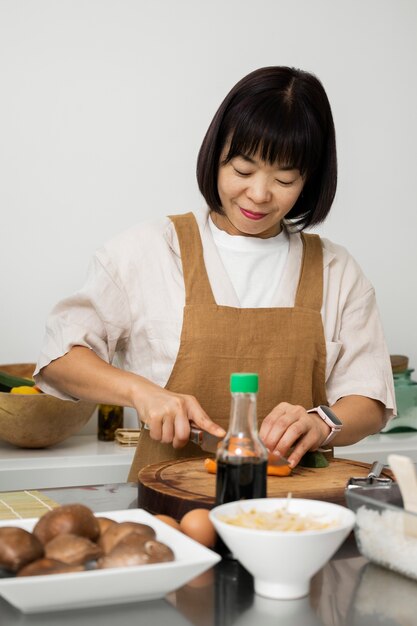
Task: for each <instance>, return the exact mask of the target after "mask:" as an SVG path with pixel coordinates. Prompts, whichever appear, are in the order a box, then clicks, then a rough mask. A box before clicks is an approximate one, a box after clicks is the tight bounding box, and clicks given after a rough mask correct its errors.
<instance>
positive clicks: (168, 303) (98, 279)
mask: <svg viewBox="0 0 417 626" xmlns="http://www.w3.org/2000/svg"><path fill="white" fill-rule="evenodd" d="M195 216H196V219H197V223H198V226H199V229H200V233H201V239H202V243H203V249H204V261H205V264H206V267H207V273H208V276H209V280H210V283H211V286H212V290H213V294H214V297H215V300H216V302H217V304H219V305H222V306H231V307H239V306H240V304H239V300H238V298H237V295H236V293H235V291H234V289H233V286H232V284H231V282H230V279H229V277H228V275H227V273H226V271H225V269H224V266H223V264H222V261H221V259H220V256H219V253H218V251H217V248H216V245H215V243H214V240H213V237H212V234H211V230H210V227H209V224H208V211H207V209H204V210H200V211H197V212H195ZM289 240H290V243H289V251H288V256H287V261H286V264H285V267H284V271H283V275H282V279H281V282H280V284H279V288H278V289H277V292H276V293H275V296H274V298H273V302H272V303H271V306H276V307H293V306H294V300H295V293H296V289H297V284H298V278H299V273H300V266H301V259H302V249H303V246H302V241H301V238H300V235H299V234H291V235H290V237H289ZM322 242H323V262H324V290H323V307H322V319H323V326H324V333H325V338H326V348H327V364H326V390H327V397H328V400H329V403H330V405H332V404H334V403H335V402H336V401H337V400H338V399H339V398H341V397H343V396H346V395H352V394H356V395H363V396H367V397H369V398H374V399H376V400H380V401H381V402H382V403H383V404H384V405H385V407H386V409H387V410H386V419H387V420H388V419H389V418H390V417H391V416H392V415H393V412H394V411H395V395H394V388H393V379H392V373H391V366H390V360H389V354H388V350H387V347H386V343H385V339H384V335H383V331H382V326H381V322H380V318H379V314H378V310H377V305H376V300H375V293H374V289H373V287H372V285H371V284H370V283H369V281H368V280H367V278H366V277H365V276H364V274H363V273H362V271H361V269H360V268H359V266H358V265H357V263H356V262H355V260H354V259H353V258H352V257H351V256H350V254H349V253H348V252H347V251H346V250H345V248H343V247H342V246H338V245H336V244H334V243H332V242H331V241H329V240H327V239H322ZM184 303H185V292H184V281H183V275H182V265H181V258H180V253H179V245H178V239H177V236H176V232H175V228H174V226H173V224H172V222H171V221H170V220H169V218H162V219H159V220H153V221H147V222H143V223H141V224H139V225H138V226H136V227H133V228H131V229H129V230H127V231H125V232H123V233H121V234H120V235H118V236H117V237H115V238H114V239H112V240H111V241H110V242H108V243H107V244H105V245H104V246H103V247H102V248H100V249H99V250H98V251H97V252H96V254H95V255H94V258H93V260H92V262H91V265H90V268H89V272H88V276H87V280H86V283H85V285H84V287H83V288H82V289H81V290H80V291H79V292H77V293H76V294H74V295H73V296H71V297H69V298H66V299H64V300H62V301H61V302H60V303H58V304H57V305H56V306H55V307H54V309H53V310H52V312H51V314H50V316H49V318H48V321H47V327H46V335H45V340H44V344H43V347H42V351H41V354H40V356H39V360H38V363H37V367H36V370H35V380H36V383H37V384H38V385H39V386H40V387H41V388H42V389H43V390H44V391H45V392H47V393H50V394H52V395H54V396H57V397H59V398H62V399H73V398H71V397H70V396H68V395H66V394H64V393H61V392H59V391H58V390H57V389H55V388H53V387H51V386H50V385H48V384H47V383H46V382H45V381H43V379H42V373H41V372H40V370H41V369H42V368H43V367H45V366H46V365H47V364H48V363H50V362H51V361H52V360H54V359H57V358H59V357H60V356H62V355H64V354H66V353H67V352H68V351H69V350H70V349H71V347H72V346H74V345H81V346H86V347H88V348H91V349H92V350H94V352H96V353H97V354H98V355H99V356H100V357H101V358H102V359H104V360H105V361H107V362H109V363H113V364H114V365H116V366H117V367H120V368H122V369H126V370H129V371H131V372H135V373H137V374H140V375H141V376H144V377H145V378H148V379H150V380H152V381H153V382H155V383H156V384H158V385H160V386H162V387H164V386H165V385H166V383H167V381H168V379H169V376H170V373H171V371H172V368H173V365H174V362H175V360H176V356H177V353H178V349H179V345H180V335H181V327H182V316H183V307H184Z"/></svg>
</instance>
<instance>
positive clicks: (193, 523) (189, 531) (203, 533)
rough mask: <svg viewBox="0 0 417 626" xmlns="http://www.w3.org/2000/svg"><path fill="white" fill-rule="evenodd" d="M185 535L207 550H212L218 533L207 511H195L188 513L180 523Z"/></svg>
mask: <svg viewBox="0 0 417 626" xmlns="http://www.w3.org/2000/svg"><path fill="white" fill-rule="evenodd" d="M180 528H181V530H182V532H183V533H185V534H186V535H188V536H189V537H191V539H194V540H195V541H198V542H199V543H201V544H202V545H203V546H206V547H207V548H212V547H213V546H214V544H215V542H216V531H215V529H214V526H213V524H212V523H211V521H210V519H209V511H208V510H207V509H193V510H192V511H188V513H186V514H185V515H184V517H183V518H182V520H181V522H180Z"/></svg>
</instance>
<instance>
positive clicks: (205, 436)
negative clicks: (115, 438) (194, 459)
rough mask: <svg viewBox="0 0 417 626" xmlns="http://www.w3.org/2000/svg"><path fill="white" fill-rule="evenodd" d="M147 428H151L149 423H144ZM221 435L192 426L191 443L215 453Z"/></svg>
mask: <svg viewBox="0 0 417 626" xmlns="http://www.w3.org/2000/svg"><path fill="white" fill-rule="evenodd" d="M142 425H143V426H144V427H145V428H146V430H149V425H148V424H142ZM221 440H222V438H221V437H215V436H214V435H211V434H210V433H208V432H207V431H205V430H200V429H199V428H195V427H192V428H191V430H190V441H191V443H195V444H196V445H197V446H200V448H201V449H202V450H205V451H206V452H213V453H215V452H216V450H217V444H218V443H219V441H221Z"/></svg>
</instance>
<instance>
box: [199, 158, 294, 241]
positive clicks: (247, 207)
mask: <svg viewBox="0 0 417 626" xmlns="http://www.w3.org/2000/svg"><path fill="white" fill-rule="evenodd" d="M226 153H227V151H225V152H224V153H223V154H222V158H221V160H220V163H221V165H220V167H219V174H218V178H217V185H218V191H219V196H220V200H221V204H222V209H223V212H224V215H220V214H219V213H215V212H212V214H211V216H212V219H213V221H214V223H215V224H216V226H217V227H218V228H220V229H221V230H224V231H226V232H227V233H229V234H230V235H246V236H248V237H261V238H265V239H266V238H267V237H274V236H275V235H277V234H278V233H279V232H281V220H282V219H283V218H284V217H285V216H286V215H287V213H288V212H289V211H290V210H291V209H292V207H293V206H294V204H295V203H296V201H297V199H298V196H299V195H300V193H301V191H302V189H303V186H304V182H305V181H304V178H303V177H302V176H301V174H300V172H299V170H297V169H287V168H285V167H280V166H279V165H278V164H274V165H270V164H269V163H266V162H265V161H262V160H261V159H260V158H259V157H258V156H256V155H255V156H250V157H248V156H243V155H242V156H237V157H234V158H233V159H231V161H229V162H228V163H225V164H223V161H224V158H225V156H226Z"/></svg>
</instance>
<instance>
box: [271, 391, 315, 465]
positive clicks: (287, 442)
mask: <svg viewBox="0 0 417 626" xmlns="http://www.w3.org/2000/svg"><path fill="white" fill-rule="evenodd" d="M320 422H321V420H320V419H319V420H317V418H316V416H315V415H314V414H309V413H307V411H306V410H305V409H304V407H302V406H298V405H292V404H289V403H287V402H282V403H280V404H279V405H277V406H276V407H275V408H274V409H273V410H272V411H271V413H270V414H269V415H268V416H267V417H266V418H265V419H264V421H263V423H262V425H261V428H260V430H259V434H260V436H261V439H262V440H263V442H264V444H265V446H266V447H267V448H268V450H269V451H270V452H271V453H272V454H274V453H275V454H279V455H283V456H286V457H288V461H289V462H290V465H291V466H292V467H295V465H297V464H298V463H299V462H300V460H301V458H302V456H303V455H304V454H305V453H306V452H308V451H309V450H315V449H316V448H317V447H318V446H319V444H320V441H322V440H323V435H322V431H321V425H320Z"/></svg>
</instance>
